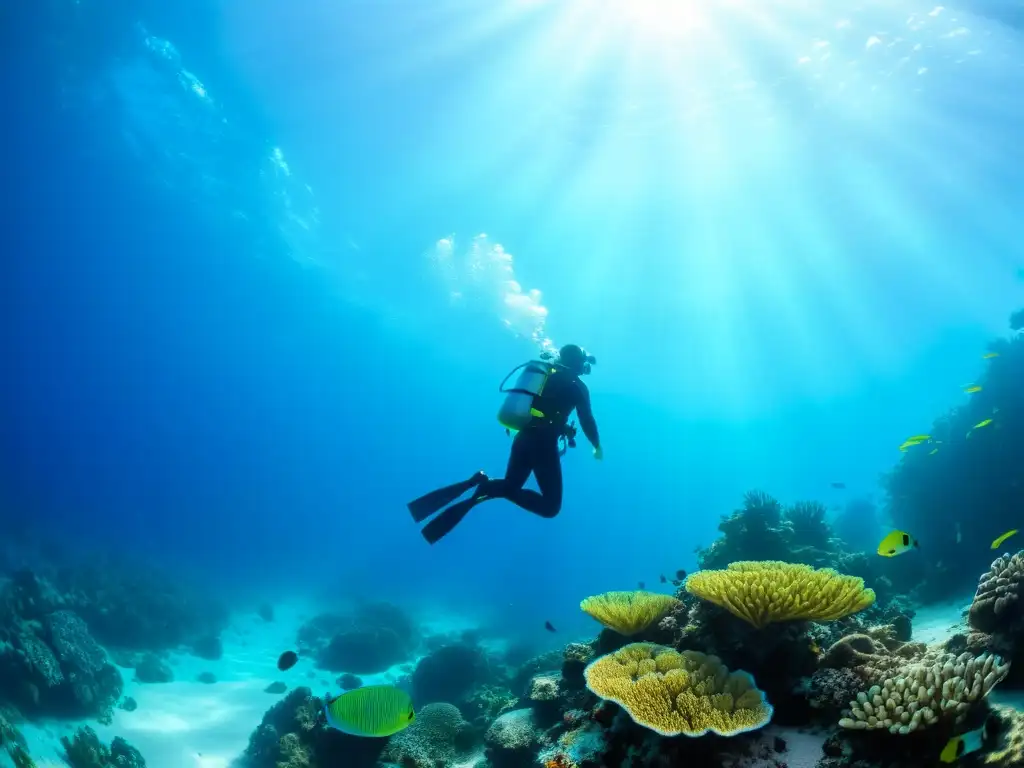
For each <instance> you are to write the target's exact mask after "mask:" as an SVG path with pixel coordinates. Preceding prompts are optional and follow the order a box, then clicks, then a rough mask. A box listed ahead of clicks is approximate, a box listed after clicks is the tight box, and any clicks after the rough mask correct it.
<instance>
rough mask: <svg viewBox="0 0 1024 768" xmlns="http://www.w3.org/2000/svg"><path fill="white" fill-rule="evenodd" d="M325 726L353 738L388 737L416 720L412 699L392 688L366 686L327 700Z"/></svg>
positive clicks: (400, 690)
mask: <svg viewBox="0 0 1024 768" xmlns="http://www.w3.org/2000/svg"><path fill="white" fill-rule="evenodd" d="M324 714H326V715H327V725H329V726H330V727H331V728H335V729H337V730H339V731H341V732H342V733H347V734H350V735H352V736H377V737H381V736H391V735H392V734H394V733H398V732H399V731H401V730H402V729H404V728H407V727H409V726H410V725H412V723H413V721H414V720H415V719H416V713H415V711H413V707H412V699H410V698H409V694H407V693H406V692H405V691H403V690H402V689H401V688H396V687H395V686H393V685H368V686H365V687H363V688H356V689H355V690H354V691H346V692H345V693H343V694H341V695H340V696H337V697H335V698H334V699H331V698H330V697H328V698H327V702H326V703H325V704H324Z"/></svg>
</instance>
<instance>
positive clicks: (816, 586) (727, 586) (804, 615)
mask: <svg viewBox="0 0 1024 768" xmlns="http://www.w3.org/2000/svg"><path fill="white" fill-rule="evenodd" d="M686 589H687V591H688V592H690V593H691V594H694V595H696V596H697V597H700V598H702V599H704V600H708V601H710V602H712V603H714V604H715V605H720V606H722V607H724V608H726V609H727V610H729V611H730V612H731V613H733V614H734V615H736V616H738V617H740V618H741V619H743V620H745V621H747V622H749V623H750V624H751V625H753V626H754V627H758V628H761V627H764V626H765V625H767V624H770V623H772V622H777V621H793V620H800V619H813V620H814V621H832V620H835V619H839V618H842V617H844V616H848V615H849V614H851V613H856V612H857V611H861V610H863V609H864V608H867V607H868V606H869V605H871V603H873V602H874V601H875V593H874V592H873V591H872V590H870V589H865V587H864V580H863V579H860V578H857V577H854V576H843V575H841V574H839V573H837V572H836V571H834V570H832V569H830V568H824V569H820V570H815V569H814V568H811V567H810V566H806V565H794V564H792V563H783V562H773V561H766V562H737V563H730V564H729V567H728V568H727V569H726V570H723V571H699V572H698V573H695V574H692V575H691V576H689V577H688V578H687V580H686Z"/></svg>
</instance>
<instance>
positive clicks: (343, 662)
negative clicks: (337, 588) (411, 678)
mask: <svg viewBox="0 0 1024 768" xmlns="http://www.w3.org/2000/svg"><path fill="white" fill-rule="evenodd" d="M416 640H417V638H416V631H415V627H414V626H413V624H412V621H411V620H410V619H409V617H408V616H406V615H405V613H404V612H403V611H402V610H400V609H399V608H397V607H395V606H393V605H391V604H389V603H364V604H361V605H358V606H356V608H355V609H354V610H353V612H352V613H350V614H320V615H318V616H316V617H314V618H313V619H311V620H310V621H308V622H307V623H306V624H304V625H303V626H302V627H301V628H300V629H299V636H298V645H299V648H300V650H302V651H303V652H304V653H306V654H309V655H312V656H313V658H314V659H315V661H316V665H317V667H319V668H320V669H326V670H329V671H331V672H349V673H352V674H372V673H375V672H382V671H384V670H386V669H388V668H389V667H391V666H393V665H395V664H400V663H401V662H403V661H407V660H408V659H409V658H410V657H411V656H412V654H413V652H414V650H415V648H416Z"/></svg>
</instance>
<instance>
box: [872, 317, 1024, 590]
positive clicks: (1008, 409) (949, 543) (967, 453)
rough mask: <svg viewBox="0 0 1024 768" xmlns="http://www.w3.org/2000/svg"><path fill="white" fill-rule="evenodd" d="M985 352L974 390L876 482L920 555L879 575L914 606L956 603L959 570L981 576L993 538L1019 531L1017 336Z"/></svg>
mask: <svg viewBox="0 0 1024 768" xmlns="http://www.w3.org/2000/svg"><path fill="white" fill-rule="evenodd" d="M1020 314H1021V313H1019V312H1018V313H1017V314H1016V315H1015V317H1017V318H1019V317H1020ZM988 351H989V353H991V356H989V357H987V358H986V359H984V360H979V363H978V364H979V367H981V368H982V370H981V371H980V373H979V375H977V376H975V377H974V381H975V383H976V384H978V385H979V386H980V387H981V390H980V391H978V392H976V393H974V394H972V395H971V397H970V398H969V399H967V400H966V401H964V402H963V403H961V404H957V405H956V406H955V407H953V408H951V409H950V410H949V411H948V412H947V413H945V414H943V415H941V416H939V417H938V418H937V419H935V421H934V423H933V424H932V426H931V427H930V428H927V427H924V426H923V425H922V429H921V431H922V432H926V433H928V434H929V435H931V438H932V442H931V443H929V444H922V445H920V446H915V447H912V448H911V449H910V450H906V451H904V452H902V453H901V454H900V457H901V458H900V462H899V463H898V464H897V465H896V466H895V467H894V468H893V469H892V470H891V472H890V473H889V474H888V475H887V476H886V478H885V481H884V484H885V490H886V493H887V497H888V498H887V504H886V512H887V514H888V516H889V517H890V518H891V519H892V522H893V524H894V525H895V527H897V528H900V529H902V530H905V531H910V532H912V533H914V534H915V536H916V537H917V538H918V539H919V540H920V542H921V547H922V550H925V549H926V550H927V553H928V555H927V557H915V558H912V559H911V560H912V562H905V561H907V560H908V558H893V562H892V563H891V564H889V566H888V569H887V575H889V576H890V578H891V579H892V581H893V583H894V584H895V585H896V587H897V588H898V590H899V591H900V592H905V593H908V594H911V593H912V594H913V596H914V597H915V598H916V599H918V600H920V601H921V602H925V601H933V600H934V601H937V600H942V599H946V598H953V597H956V596H957V595H958V594H959V593H960V592H961V590H962V589H963V581H962V574H963V573H964V572H965V571H966V572H969V573H981V572H982V571H984V570H985V567H986V565H987V564H988V560H989V559H990V557H989V556H990V554H991V550H990V544H991V542H992V540H993V539H994V538H995V536H996V535H998V534H999V533H1002V532H1003V531H1006V530H1010V529H1012V528H1018V527H1020V510H1021V509H1022V508H1024V483H1022V482H1021V458H1022V457H1024V390H1022V388H1021V386H1020V382H1021V380H1022V379H1024V334H1017V335H1015V336H1011V337H1010V338H1006V339H997V340H994V341H993V342H991V343H990V344H989V347H988ZM990 418H991V419H992V420H993V421H992V423H991V424H989V425H988V426H986V427H984V428H982V429H975V425H977V424H980V423H982V422H983V421H985V420H987V419H990ZM978 521H984V524H983V525H978V524H977V522H978ZM958 532H959V535H958Z"/></svg>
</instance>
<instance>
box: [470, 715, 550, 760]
mask: <svg viewBox="0 0 1024 768" xmlns="http://www.w3.org/2000/svg"><path fill="white" fill-rule="evenodd" d="M484 743H485V744H486V746H487V752H486V754H487V759H488V760H489V761H490V763H491V765H492V766H493V768H527V766H530V765H531V763H532V762H533V754H534V752H535V751H536V750H537V748H538V747H540V746H542V745H545V744H546V739H545V738H544V734H543V732H542V731H541V730H540V728H538V726H537V724H536V722H534V717H533V710H532V709H514V710H512V711H511V712H506V713H505V714H504V715H502V716H501V717H499V718H498V719H497V720H495V721H494V722H493V723H492V724H491V727H490V728H488V729H487V733H486V734H485V735H484Z"/></svg>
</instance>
